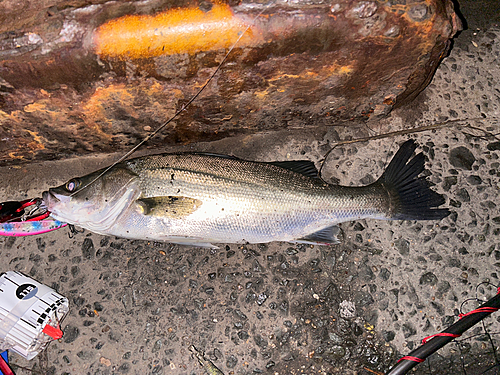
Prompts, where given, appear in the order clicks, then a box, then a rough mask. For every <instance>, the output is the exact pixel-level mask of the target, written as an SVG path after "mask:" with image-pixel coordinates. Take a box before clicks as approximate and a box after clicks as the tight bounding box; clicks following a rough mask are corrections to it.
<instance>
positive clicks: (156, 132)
mask: <svg viewBox="0 0 500 375" xmlns="http://www.w3.org/2000/svg"><path fill="white" fill-rule="evenodd" d="M274 2H275V0H273V1H271V2H269V3H268V4H267V5H265V6H264V8H262V9H261V10H260V11H259V13H257V15H256V16H255V17H254V18H253V19H252V21H251V22H250V24H249V25H248V26H247V28H246V29H245V30H244V31H243V32H241V33H240V35H239V36H238V39H236V41H235V42H234V43H233V45H232V46H231V47H230V48H229V50H228V51H227V53H226V54H225V56H224V58H223V59H222V61H221V62H220V64H219V65H218V66H217V68H216V69H215V71H214V72H213V73H212V74H211V75H210V77H209V78H208V80H207V81H206V82H205V83H204V84H203V86H201V88H200V89H199V90H198V91H197V92H196V94H194V95H193V96H192V97H191V99H189V100H188V102H187V103H186V104H184V105H183V106H182V108H181V109H179V110H178V111H177V112H175V114H174V115H173V116H172V117H170V118H169V119H168V120H167V121H165V122H164V123H163V124H162V125H161V126H160V127H158V128H157V129H156V130H155V131H153V132H152V133H150V134H149V135H148V136H147V137H146V138H144V139H143V140H142V141H140V142H139V143H138V144H137V145H135V146H134V147H132V149H131V150H130V151H128V152H127V153H125V155H123V156H122V157H121V158H119V159H118V160H117V161H115V162H114V163H113V164H111V165H110V166H109V167H107V168H106V169H104V171H102V172H101V173H100V174H99V175H98V176H97V177H95V178H94V179H93V180H92V181H90V182H89V183H88V184H86V185H84V186H82V188H80V189H77V190H76V191H74V192H73V193H71V194H70V195H69V196H70V197H72V196H74V195H75V194H76V193H77V192H80V191H82V190H85V189H86V188H88V187H89V186H90V185H92V184H93V183H95V182H96V181H97V180H98V179H100V178H101V177H102V176H104V175H105V174H106V173H108V172H109V170H110V169H111V168H113V167H114V166H116V165H117V164H119V163H121V162H122V161H124V160H125V159H127V158H128V157H129V156H130V155H132V154H133V153H134V152H136V151H137V150H138V149H139V147H141V146H142V145H143V144H144V143H146V142H147V141H149V140H150V139H151V138H153V137H154V136H155V135H156V134H158V133H159V132H161V131H162V130H163V129H164V128H165V127H166V126H167V125H168V124H170V123H171V122H172V121H173V120H174V119H176V118H177V117H178V116H179V115H180V114H181V113H182V112H183V111H184V110H186V108H187V107H189V106H190V105H191V103H192V102H194V101H195V100H196V99H197V98H198V96H200V94H201V93H202V92H203V90H205V88H206V87H207V86H208V84H209V83H210V82H211V81H212V79H213V78H214V77H215V75H216V74H217V73H218V72H219V70H220V69H221V68H222V66H223V65H224V63H225V62H226V60H227V58H228V57H229V55H230V54H231V52H233V50H234V48H236V45H237V44H238V43H239V41H240V40H241V38H243V35H245V34H246V33H247V31H248V30H250V28H251V27H253V26H255V22H256V21H257V19H258V18H259V17H260V16H261V14H262V13H264V11H266V10H267V9H269V8H270V7H271V5H273V4H274Z"/></svg>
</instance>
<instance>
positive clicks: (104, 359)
mask: <svg viewBox="0 0 500 375" xmlns="http://www.w3.org/2000/svg"><path fill="white" fill-rule="evenodd" d="M99 362H101V364H103V365H104V366H107V367H109V366H111V361H110V360H109V359H107V358H104V357H101V358H100V359H99Z"/></svg>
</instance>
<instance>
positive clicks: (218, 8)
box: [93, 4, 257, 59]
mask: <svg viewBox="0 0 500 375" xmlns="http://www.w3.org/2000/svg"><path fill="white" fill-rule="evenodd" d="M247 27H248V24H246V23H245V22H243V21H242V20H241V19H239V18H237V17H236V16H235V15H234V14H233V12H232V11H231V9H230V8H229V6H228V5H223V4H215V5H213V7H212V9H211V10H210V11H208V12H203V11H202V10H200V9H199V8H184V9H172V10H168V11H166V12H163V13H159V14H157V15H153V16H124V17H121V18H118V19H115V20H111V21H109V22H107V23H105V24H103V25H101V26H100V27H99V28H97V29H96V31H95V32H94V37H93V42H94V48H95V51H96V53H97V54H98V55H102V56H108V57H117V58H124V59H126V58H147V57H154V56H160V55H172V54H178V53H194V52H199V51H209V50H217V49H221V48H229V47H230V46H232V45H233V44H234V43H235V42H236V40H237V39H238V36H239V35H240V33H242V32H244V31H245V30H246V29H247ZM255 42H257V41H256V37H255V36H254V33H253V32H252V30H251V29H249V30H248V31H246V33H245V34H244V35H243V37H242V39H241V40H240V42H239V45H241V46H245V45H249V44H250V43H252V44H254V43H255Z"/></svg>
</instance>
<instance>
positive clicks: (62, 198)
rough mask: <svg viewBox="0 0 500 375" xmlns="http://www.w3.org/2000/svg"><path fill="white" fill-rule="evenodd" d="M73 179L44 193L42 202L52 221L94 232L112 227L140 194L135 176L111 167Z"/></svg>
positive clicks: (122, 169)
mask: <svg viewBox="0 0 500 375" xmlns="http://www.w3.org/2000/svg"><path fill="white" fill-rule="evenodd" d="M103 171H104V170H100V171H97V172H94V173H90V174H88V175H86V176H83V177H77V178H72V179H71V180H69V181H68V182H66V183H65V184H62V185H61V186H58V187H55V188H51V189H49V190H48V191H45V192H44V193H43V202H44V204H45V206H46V207H47V209H48V211H49V212H50V213H51V216H53V217H54V218H55V219H57V220H60V221H64V222H67V223H69V224H75V225H78V226H81V227H83V228H87V229H90V230H94V231H97V232H99V231H103V230H106V229H108V228H109V227H111V226H112V225H113V224H114V223H115V222H116V220H117V219H118V217H119V216H120V214H121V213H122V212H123V211H124V210H125V209H126V208H127V207H128V206H129V205H130V204H131V202H132V201H133V200H134V199H135V198H136V197H137V196H138V195H139V189H138V187H137V175H136V174H134V173H133V172H131V171H130V170H128V169H126V168H121V167H113V168H112V169H110V170H109V171H107V172H105V173H103Z"/></svg>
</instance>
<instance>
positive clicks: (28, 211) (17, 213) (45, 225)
mask: <svg viewBox="0 0 500 375" xmlns="http://www.w3.org/2000/svg"><path fill="white" fill-rule="evenodd" d="M49 216H50V212H49V211H48V210H47V209H46V208H45V207H43V205H42V200H41V199H40V198H33V199H27V200H24V201H8V202H3V203H0V235H1V236H13V237H20V236H29V235H37V234H42V233H46V232H51V231H53V230H56V229H59V228H62V227H65V226H66V225H67V223H64V222H62V221H59V220H52V219H47V218H48V217H49Z"/></svg>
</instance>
